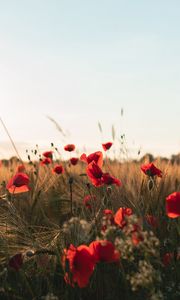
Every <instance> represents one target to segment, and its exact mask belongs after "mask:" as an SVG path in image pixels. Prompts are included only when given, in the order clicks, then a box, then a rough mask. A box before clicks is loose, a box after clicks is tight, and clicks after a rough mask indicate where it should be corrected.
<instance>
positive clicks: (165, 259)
mask: <svg viewBox="0 0 180 300" xmlns="http://www.w3.org/2000/svg"><path fill="white" fill-rule="evenodd" d="M172 259H173V253H172V252H167V253H165V254H164V255H163V258H162V262H163V265H164V266H165V267H167V266H169V264H170V263H171V262H172Z"/></svg>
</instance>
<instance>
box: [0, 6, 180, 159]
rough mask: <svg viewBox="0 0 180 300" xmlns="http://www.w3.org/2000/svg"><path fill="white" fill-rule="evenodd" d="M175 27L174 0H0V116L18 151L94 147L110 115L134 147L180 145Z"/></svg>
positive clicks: (8, 151) (165, 149) (6, 148)
mask: <svg viewBox="0 0 180 300" xmlns="http://www.w3.org/2000/svg"><path fill="white" fill-rule="evenodd" d="M179 28H180V1H179V0H171V1H169V0H152V1H148V0H136V1H134V0H127V1H124V0H123V1H121V0H111V1H107V0H91V1H85V0H76V1H75V0H51V1H49V0H48V1H47V0H31V1H27V0H21V1H20V0H16V1H14V0H6V1H4V0H0V107H1V109H0V117H1V118H2V120H3V122H4V123H5V125H6V127H7V128H8V131H9V132H10V134H11V136H12V138H13V140H14V142H15V143H16V146H17V148H18V150H19V152H20V154H21V155H22V156H23V157H24V155H25V149H27V148H28V149H31V148H32V147H34V146H35V145H36V144H38V145H39V147H40V148H41V149H47V148H48V147H49V146H50V143H51V142H54V143H55V144H56V145H57V146H58V147H59V148H60V149H62V147H63V145H64V144H65V143H75V144H76V145H77V147H78V148H79V150H80V151H81V150H83V149H84V147H85V148H86V150H87V151H93V150H99V149H100V147H101V143H102V141H104V142H106V141H109V140H112V136H111V128H112V125H114V127H115V130H116V137H117V138H119V137H120V136H121V135H122V134H125V136H126V143H127V147H128V148H129V149H130V151H131V153H134V154H135V153H137V151H138V149H141V151H142V154H143V153H146V152H151V153H153V154H155V155H159V154H161V155H166V156H169V155H170V154H172V153H178V152H180V130H179V127H180V118H179V117H180V100H179V97H180V30H179ZM122 108H123V111H124V114H123V116H121V109H122ZM47 116H50V117H51V118H53V119H55V120H56V121H57V122H58V123H59V125H60V126H61V127H62V128H63V130H64V131H65V132H66V138H63V137H62V135H61V134H60V132H59V131H58V130H57V129H56V128H55V126H54V124H53V123H52V122H51V121H50V120H49V119H48V118H47ZM98 122H100V123H101V125H102V128H103V136H102V135H101V134H100V132H99V130H98V125H97V124H98ZM117 147H118V145H117ZM14 154H15V153H14V149H13V148H12V145H11V143H10V141H9V139H8V136H7V134H6V132H5V130H4V128H3V126H2V124H0V158H3V157H9V156H11V155H14Z"/></svg>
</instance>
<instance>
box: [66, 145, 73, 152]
mask: <svg viewBox="0 0 180 300" xmlns="http://www.w3.org/2000/svg"><path fill="white" fill-rule="evenodd" d="M64 150H65V151H68V152H72V151H74V150H75V145H74V144H68V145H66V146H64Z"/></svg>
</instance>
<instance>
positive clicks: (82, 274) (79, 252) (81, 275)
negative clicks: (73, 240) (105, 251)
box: [65, 244, 95, 288]
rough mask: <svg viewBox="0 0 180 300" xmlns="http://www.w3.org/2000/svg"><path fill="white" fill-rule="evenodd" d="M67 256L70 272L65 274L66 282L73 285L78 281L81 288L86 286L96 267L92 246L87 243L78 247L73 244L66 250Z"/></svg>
mask: <svg viewBox="0 0 180 300" xmlns="http://www.w3.org/2000/svg"><path fill="white" fill-rule="evenodd" d="M65 258H66V263H68V265H69V270H68V271H69V272H67V273H66V275H65V280H66V282H68V283H69V284H71V285H72V286H73V285H74V283H77V284H78V286H79V287H80V288H84V287H86V286H87V285H88V283H89V279H90V277H91V275H92V273H93V270H94V267H95V259H94V256H93V254H92V253H91V250H90V248H89V247H87V246H86V245H81V246H79V247H77V248H76V247H74V246H73V245H72V244H71V245H70V247H69V249H68V250H65Z"/></svg>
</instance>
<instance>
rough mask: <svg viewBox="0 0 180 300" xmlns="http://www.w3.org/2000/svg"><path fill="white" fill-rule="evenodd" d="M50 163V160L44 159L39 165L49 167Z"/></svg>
mask: <svg viewBox="0 0 180 300" xmlns="http://www.w3.org/2000/svg"><path fill="white" fill-rule="evenodd" d="M51 163H52V160H51V158H49V157H45V158H44V159H43V160H42V161H41V165H49V164H51Z"/></svg>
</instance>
